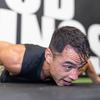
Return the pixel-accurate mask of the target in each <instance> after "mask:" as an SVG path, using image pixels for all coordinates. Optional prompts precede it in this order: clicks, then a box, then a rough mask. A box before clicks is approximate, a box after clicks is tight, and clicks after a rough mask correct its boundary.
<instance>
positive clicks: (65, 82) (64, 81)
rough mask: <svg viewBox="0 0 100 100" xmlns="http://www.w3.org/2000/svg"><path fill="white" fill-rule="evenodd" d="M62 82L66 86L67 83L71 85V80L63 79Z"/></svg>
mask: <svg viewBox="0 0 100 100" xmlns="http://www.w3.org/2000/svg"><path fill="white" fill-rule="evenodd" d="M63 83H64V85H65V86H68V85H71V84H72V82H70V81H66V80H63Z"/></svg>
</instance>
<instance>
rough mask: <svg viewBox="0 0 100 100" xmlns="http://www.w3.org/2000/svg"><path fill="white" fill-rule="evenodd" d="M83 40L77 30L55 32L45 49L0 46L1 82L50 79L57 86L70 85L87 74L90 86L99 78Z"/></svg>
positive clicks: (82, 35) (66, 28)
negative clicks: (2, 67) (2, 69)
mask: <svg viewBox="0 0 100 100" xmlns="http://www.w3.org/2000/svg"><path fill="white" fill-rule="evenodd" d="M90 52H91V51H90V47H89V43H88V40H87V38H86V36H85V35H84V34H83V33H82V32H81V31H80V30H78V29H77V28H75V27H69V26H65V27H62V28H59V29H57V30H55V32H54V34H53V36H52V39H51V42H50V45H49V47H48V48H43V47H40V46H38V45H33V44H11V43H8V42H3V41H1V42H0V64H2V65H4V68H5V71H4V72H3V73H2V75H1V82H41V81H46V80H48V79H51V78H52V79H53V80H54V81H55V83H56V84H57V85H59V86H65V85H70V84H71V83H72V81H74V80H76V79H78V76H79V75H80V74H81V73H82V72H83V71H85V70H86V71H87V73H88V75H89V76H90V78H91V79H92V81H93V82H96V83H99V82H100V78H99V77H98V76H97V75H96V73H95V70H94V69H93V66H92V64H91V62H90V60H89V57H90Z"/></svg>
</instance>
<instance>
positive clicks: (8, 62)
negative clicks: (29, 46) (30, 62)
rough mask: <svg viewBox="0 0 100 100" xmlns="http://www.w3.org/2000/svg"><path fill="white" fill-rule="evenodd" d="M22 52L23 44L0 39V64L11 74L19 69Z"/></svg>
mask: <svg viewBox="0 0 100 100" xmlns="http://www.w3.org/2000/svg"><path fill="white" fill-rule="evenodd" d="M24 52H25V47H24V45H21V44H11V43H8V42H3V41H0V64H2V65H4V67H5V69H6V70H8V71H9V72H11V73H12V74H18V73H19V72H20V70H21V65H22V60H23V56H24Z"/></svg>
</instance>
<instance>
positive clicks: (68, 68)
mask: <svg viewBox="0 0 100 100" xmlns="http://www.w3.org/2000/svg"><path fill="white" fill-rule="evenodd" d="M64 67H65V70H66V71H67V72H68V71H70V70H71V69H72V68H73V67H72V66H69V65H64Z"/></svg>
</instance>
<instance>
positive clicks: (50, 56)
mask: <svg viewBox="0 0 100 100" xmlns="http://www.w3.org/2000/svg"><path fill="white" fill-rule="evenodd" d="M45 59H46V61H47V63H51V62H52V60H53V54H52V52H51V50H50V49H49V48H47V49H46V50H45Z"/></svg>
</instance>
